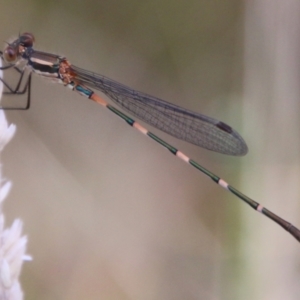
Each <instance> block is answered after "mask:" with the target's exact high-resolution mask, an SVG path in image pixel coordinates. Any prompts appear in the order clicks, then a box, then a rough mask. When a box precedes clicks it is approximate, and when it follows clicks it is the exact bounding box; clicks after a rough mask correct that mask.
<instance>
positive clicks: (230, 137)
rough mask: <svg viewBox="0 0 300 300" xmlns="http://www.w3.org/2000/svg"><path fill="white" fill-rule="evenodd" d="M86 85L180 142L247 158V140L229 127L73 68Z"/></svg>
mask: <svg viewBox="0 0 300 300" xmlns="http://www.w3.org/2000/svg"><path fill="white" fill-rule="evenodd" d="M71 68H72V71H73V72H74V73H75V74H76V75H75V77H76V79H77V80H78V81H80V82H81V83H82V84H84V85H86V86H88V87H91V88H94V89H97V90H99V91H101V92H102V93H104V94H105V95H107V96H108V97H109V98H110V99H111V100H112V101H114V102H115V103H116V104H117V105H118V106H120V107H122V108H123V109H124V110H126V111H128V112H129V113H130V114H132V115H134V116H136V117H137V118H138V119H140V120H142V121H144V122H146V123H148V124H150V125H152V126H154V127H155V128H158V129H160V130H162V131H164V132H166V133H168V134H170V135H172V136H174V137H176V138H178V139H181V140H184V141H186V142H189V143H192V144H195V145H197V146H200V147H203V148H206V149H209V150H212V151H216V152H219V153H223V154H229V155H245V154H246V153H247V152H248V147H247V145H246V143H245V141H244V140H243V138H242V137H241V136H240V135H239V134H238V133H237V132H236V131H235V130H234V129H232V128H231V127H230V126H228V125H227V124H225V123H223V122H220V121H218V120H215V119H213V118H210V117H207V116H204V115H202V114H199V113H195V112H192V111H190V110H187V109H184V108H182V107H180V106H177V105H174V104H171V103H169V102H166V101H164V100H161V99H159V98H156V97H153V96H150V95H147V94H145V93H142V92H138V91H135V90H133V89H131V88H129V87H127V86H125V85H123V84H120V83H118V82H116V81H114V80H112V79H109V78H107V77H105V76H102V75H99V74H95V73H93V72H90V71H86V70H83V69H81V68H79V67H76V66H72V67H71Z"/></svg>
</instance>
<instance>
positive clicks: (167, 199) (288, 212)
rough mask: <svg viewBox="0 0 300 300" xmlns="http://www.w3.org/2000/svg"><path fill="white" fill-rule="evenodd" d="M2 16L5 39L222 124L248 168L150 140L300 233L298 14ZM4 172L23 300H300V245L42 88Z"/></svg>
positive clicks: (96, 10)
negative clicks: (22, 35)
mask: <svg viewBox="0 0 300 300" xmlns="http://www.w3.org/2000/svg"><path fill="white" fill-rule="evenodd" d="M269 3H270V2H269V1H266V0H263V1H238V0H236V1H235V0H216V1H208V0H206V1H194V0H190V1H183V0H173V1H169V0H164V1H157V0H152V1H148V0H146V1H135V0H127V1H121V0H113V1H101V0H100V1H99V0H98V1H96V0H88V1H78V0H73V1H68V0H62V1H45V0H43V1H38V0H23V1H16V0H2V1H1V10H0V17H1V24H2V26H1V29H0V38H1V39H2V41H3V42H4V41H7V40H8V39H9V38H11V37H16V36H17V35H18V34H19V32H32V33H33V34H34V35H35V37H36V46H35V47H36V48H37V49H39V50H42V51H48V52H53V53H56V54H60V55H65V56H66V57H67V58H68V59H69V60H70V62H72V63H73V64H74V65H77V66H80V67H82V68H85V69H87V70H91V71H94V72H97V73H100V74H104V75H106V76H108V77H110V78H113V79H115V80H117V81H119V82H122V83H124V84H126V85H128V86H131V87H133V88H135V89H137V90H141V91H144V92H146V93H149V94H152V95H155V96H158V97H160V98H163V99H166V100H167V101H170V102H172V103H175V104H178V105H181V106H183V107H186V108H188V109H191V110H194V111H197V112H201V113H203V114H206V115H209V116H211V117H214V118H217V119H219V120H222V121H224V122H226V123H228V124H230V125H231V126H232V127H234V128H235V129H237V131H238V132H239V133H241V135H242V136H243V137H244V138H245V140H246V142H247V143H248V146H249V149H250V152H249V154H248V155H247V156H246V157H243V158H235V157H229V156H224V155H220V154H216V153H212V152H209V151H206V150H203V149H200V148H197V147H195V146H192V145H189V144H187V143H184V142H182V141H178V140H176V139H175V138H172V137H170V136H168V135H166V134H164V133H160V132H158V131H157V130H155V129H153V128H150V129H151V130H152V131H153V132H155V133H157V134H158V135H159V136H160V137H162V138H164V139H166V140H167V141H168V142H170V143H171V144H172V145H174V146H175V147H177V148H179V149H181V150H182V151H183V152H184V153H186V154H187V155H188V156H190V157H192V158H194V159H195V160H196V161H198V162H199V163H200V164H202V165H204V166H205V167H207V168H208V169H209V170H211V171H212V172H215V173H216V174H217V175H219V176H220V177H222V178H224V179H225V180H226V181H228V182H230V183H231V184H232V185H233V186H235V187H236V188H238V189H240V190H242V191H243V192H244V193H245V194H246V195H248V196H250V197H253V198H254V199H255V200H257V201H258V202H261V203H262V204H263V205H265V206H266V207H267V208H269V209H270V210H271V211H274V212H275V213H278V214H279V215H280V216H282V217H284V218H287V219H288V220H289V221H292V222H293V223H294V224H298V226H300V213H299V209H300V204H299V199H300V188H299V179H300V173H299V172H300V168H299V160H300V155H299V145H300V143H299V128H300V127H299V125H300V124H299V112H300V105H299V93H300V91H299V83H298V82H299V77H300V76H299V63H298V61H299V53H300V51H299V50H300V49H299V45H300V43H299V37H298V36H299V29H300V24H299V21H298V20H299V19H300V18H299V15H300V4H298V2H297V1H290V0H289V1H286V2H284V3H281V1H274V2H272V6H271V7H270V4H269ZM7 118H8V120H9V121H10V122H11V123H15V124H16V125H17V134H16V136H15V138H14V139H13V141H12V142H11V143H10V144H9V145H8V146H7V147H6V150H5V152H4V154H3V157H2V164H3V173H4V176H5V177H6V178H9V179H10V180H12V181H13V184H14V185H13V189H12V191H11V193H10V196H9V197H8V199H7V200H6V202H5V206H4V212H5V215H6V219H7V223H8V224H10V223H11V221H12V220H13V219H14V218H16V217H20V218H21V219H22V220H23V221H24V231H25V234H27V235H28V237H29V244H28V252H29V253H30V254H31V255H32V256H33V258H34V260H33V262H30V263H26V264H25V265H24V269H23V271H22V275H21V282H22V287H23V290H24V293H25V299H32V300H33V299H43V300H48V299H51V300H52V299H64V300H68V299H72V300H74V299H89V300H90V299H91V300H94V299H112V300H113V299H118V300H120V299H132V300H135V299H136V300H141V299H143V300H148V299H149V300H150V299H172V300H177V299H178V300H179V299H180V300H182V299H230V300H232V299H299V294H300V289H299V284H298V281H299V272H300V271H299V270H300V265H299V259H300V255H299V249H300V248H299V245H298V244H297V242H296V241H295V240H294V239H293V238H292V237H291V236H290V235H289V234H288V233H286V232H284V231H283V230H282V229H281V228H279V227H278V226H277V225H276V224H274V223H272V222H271V221H269V220H268V219H267V218H265V217H263V216H261V215H259V214H257V213H256V212H254V211H252V210H250V208H249V207H247V206H246V205H245V204H243V203H240V201H238V199H237V198H235V197H234V196H233V195H231V194H230V193H227V192H226V191H224V190H222V189H221V188H220V187H218V186H217V185H216V184H214V183H213V182H212V181H211V180H210V179H208V178H206V177H205V176H204V175H202V174H201V173H199V172H197V171H196V170H194V169H193V168H192V167H190V166H189V165H187V164H184V163H182V162H181V161H180V160H178V159H177V158H176V157H174V156H172V155H170V154H169V153H168V152H167V151H165V150H164V149H163V148H161V147H160V146H158V145H157V144H156V143H154V142H152V141H151V140H150V139H147V138H145V137H144V136H143V135H141V134H140V133H138V132H136V131H135V130H133V129H132V128H130V127H129V126H127V125H126V124H125V123H124V122H122V121H121V120H119V119H118V118H116V117H114V116H113V115H112V114H111V113H109V111H107V110H105V109H103V108H102V107H101V106H99V105H96V104H94V103H92V102H91V101H87V100H86V99H85V98H83V97H81V96H80V95H78V94H76V93H72V92H70V91H68V90H67V89H66V88H64V87H63V86H60V85H55V84H53V83H51V82H48V81H46V80H44V79H42V78H39V77H38V76H34V80H33V92H32V107H31V109H30V110H29V111H26V112H21V111H14V112H7Z"/></svg>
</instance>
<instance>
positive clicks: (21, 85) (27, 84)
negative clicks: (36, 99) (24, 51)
mask: <svg viewBox="0 0 300 300" xmlns="http://www.w3.org/2000/svg"><path fill="white" fill-rule="evenodd" d="M0 56H1V59H2V60H3V57H2V52H0ZM0 70H2V71H3V74H7V73H8V72H9V71H10V70H11V71H12V72H13V73H17V75H18V80H17V83H16V84H15V87H14V86H13V85H12V84H10V83H8V81H6V80H5V79H4V78H1V77H0V80H1V81H2V83H3V85H4V87H5V90H4V92H3V94H4V95H6V96H11V95H24V94H26V93H27V100H26V103H25V106H21V107H20V106H16V107H13V106H2V105H1V106H0V109H4V110H27V109H29V108H30V98H31V71H30V72H29V73H28V72H26V68H25V67H23V68H19V67H17V66H16V65H14V64H8V65H4V66H3V67H1V68H0Z"/></svg>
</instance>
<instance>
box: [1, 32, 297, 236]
mask: <svg viewBox="0 0 300 300" xmlns="http://www.w3.org/2000/svg"><path fill="white" fill-rule="evenodd" d="M34 42H35V39H34V36H33V35H32V34H31V33H23V34H22V35H20V36H19V38H17V39H16V40H14V41H13V42H12V43H8V45H7V46H6V48H5V49H4V51H3V52H0V55H1V59H2V60H4V62H5V63H6V64H5V65H4V66H3V67H2V68H1V69H2V70H3V71H5V70H8V69H11V68H13V69H14V70H16V71H17V72H18V73H19V80H18V83H17V85H16V87H15V88H13V87H12V86H10V85H9V84H8V83H7V82H6V81H5V80H4V79H3V78H0V80H1V81H2V82H3V84H4V86H5V87H6V89H7V92H6V94H10V95H14V94H24V93H27V95H28V96H27V104H26V106H24V107H22V108H17V109H29V107H30V90H31V76H32V71H34V72H35V73H37V74H39V75H41V76H43V77H45V78H51V79H52V80H54V81H56V82H58V83H61V84H64V85H65V86H66V87H69V88H70V89H72V90H73V91H76V92H78V93H79V94H80V95H82V96H85V97H87V98H88V99H90V100H93V101H95V102H97V103H99V104H101V105H102V106H105V107H106V108H108V109H109V110H110V111H112V112H113V113H114V114H116V115H117V116H119V117H120V118H122V119H123V120H124V121H126V122H127V123H128V124H129V125H130V126H132V127H134V128H136V129H137V130H138V131H140V132H141V133H143V134H145V135H147V136H149V137H150V138H152V139H153V140H155V141H156V142H157V143H159V144H160V145H162V146H163V147H165V148H167V149H168V150H169V151H170V152H171V153H172V154H174V155H176V156H177V157H178V158H180V159H182V160H183V161H185V162H186V163H189V164H190V165H192V166H193V167H195V168H196V169H198V170H199V171H201V172H202V173H204V174H205V175H207V176H208V177H210V178H211V179H212V180H213V181H214V182H216V183H217V184H219V185H220V186H221V187H223V188H225V189H226V190H228V191H230V192H231V193H233V194H234V195H236V196H237V197H238V198H240V199H241V200H243V201H244V202H246V203H247V204H249V205H250V206H251V207H252V208H253V209H255V210H257V211H258V212H260V213H262V214H264V215H265V216H267V217H268V218H270V219H271V220H273V221H274V222H276V223H278V224H279V225H280V226H281V227H283V228H284V229H285V230H287V231H288V232H290V233H291V234H292V236H294V237H295V238H296V239H297V240H298V241H300V230H299V229H297V228H296V227H295V226H293V225H292V224H291V223H289V222H287V221H285V220H283V219H281V218H280V217H278V216H277V215H275V214H273V213H272V212H270V211H269V210H268V209H266V208H264V207H263V206H262V205H260V204H259V203H257V202H256V201H254V200H252V199H251V198H249V197H247V196H246V195H244V194H243V193H241V192H240V191H238V190H236V189H235V188H234V187H232V186H231V185H229V184H228V183H227V182H225V181H224V180H223V179H221V178H220V177H218V176H216V175H215V174H213V173H212V172H210V171H208V170H207V169H205V168H204V167H202V166H201V165H199V164H198V163H197V162H196V161H194V160H192V159H190V158H189V157H188V156H186V155H185V154H184V153H182V152H181V151H179V150H177V149H176V148H175V147H173V146H171V145H170V144H168V143H167V142H165V141H164V140H162V139H161V138H159V137H158V136H156V135H155V134H153V133H152V132H150V131H148V130H147V129H146V128H144V127H143V126H142V125H140V124H139V123H137V122H136V121H135V120H133V119H132V118H131V117H129V116H127V115H126V114H124V113H123V112H121V111H120V110H118V109H117V108H115V107H114V106H112V105H110V104H108V103H107V102H106V101H105V100H104V99H103V98H101V97H100V96H99V95H97V94H96V93H95V92H94V90H93V89H96V90H99V91H101V92H102V93H104V94H105V95H107V96H108V97H109V98H110V99H111V100H112V101H113V102H115V103H116V104H117V105H119V106H120V107H121V108H123V109H124V110H126V111H128V112H129V113H130V114H132V115H134V116H136V117H137V118H138V119H140V120H142V121H144V122H146V123H148V124H150V125H152V126H154V127H155V128H158V129H160V130H162V131H164V132H166V133H168V134H170V135H172V136H174V137H176V138H178V139H181V140H184V141H186V142H189V143H192V144H195V145H197V146H201V147H203V148H206V149H208V150H212V151H216V152H219V153H223V154H228V155H236V156H238V155H245V154H246V153H247V151H248V148H247V145H246V143H245V142H244V140H243V138H242V137H241V136H240V135H239V134H238V133H237V132H236V131H235V130H234V129H232V128H231V127H230V126H229V125H227V124H225V123H223V122H220V121H217V120H215V119H213V118H210V117H207V116H204V115H202V114H199V113H195V112H192V111H190V110H187V109H184V108H182V107H179V106H177V105H174V104H171V103H169V102H166V101H163V100H161V99H158V98H156V97H153V96H150V95H147V94H145V93H141V92H138V91H135V90H133V89H131V88H129V87H127V86H125V85H123V84H120V83H118V82H116V81H114V80H111V79H109V78H107V77H105V76H102V75H99V74H96V73H93V72H90V71H86V70H84V69H81V68H79V67H76V66H74V65H72V64H71V63H70V62H69V61H68V60H67V59H66V58H65V57H63V56H59V55H55V54H51V53H47V52H41V51H37V50H35V49H34V48H33V43H34ZM26 69H29V75H28V77H27V78H25V77H26V76H24V74H25V71H26ZM24 81H25V84H24V85H23V83H24ZM21 86H23V87H22V88H21ZM3 109H16V108H15V107H6V108H3Z"/></svg>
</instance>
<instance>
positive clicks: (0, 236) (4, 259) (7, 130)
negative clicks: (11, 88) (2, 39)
mask: <svg viewBox="0 0 300 300" xmlns="http://www.w3.org/2000/svg"><path fill="white" fill-rule="evenodd" d="M1 66H2V61H1V59H0V67H1ZM2 76H3V72H2V71H1V70H0V78H2ZM2 92H3V84H2V82H1V81H0V99H1V96H2ZM15 131H16V126H15V125H10V126H8V124H7V121H6V118H5V115H4V112H3V110H0V152H1V151H2V150H3V148H4V146H5V145H6V144H7V143H8V142H9V141H10V140H11V138H12V137H13V135H14V133H15ZM10 188H11V183H10V182H9V181H5V180H3V179H2V174H1V168H0V300H22V299H23V292H22V289H21V286H20V283H19V281H18V280H19V276H20V272H21V268H22V263H23V261H24V260H31V257H30V256H28V255H26V246H27V237H26V236H22V222H21V220H19V219H16V220H15V221H14V222H13V224H12V226H11V227H10V228H4V215H3V213H2V202H3V200H4V199H5V197H6V196H7V194H8V193H9V190H10Z"/></svg>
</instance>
